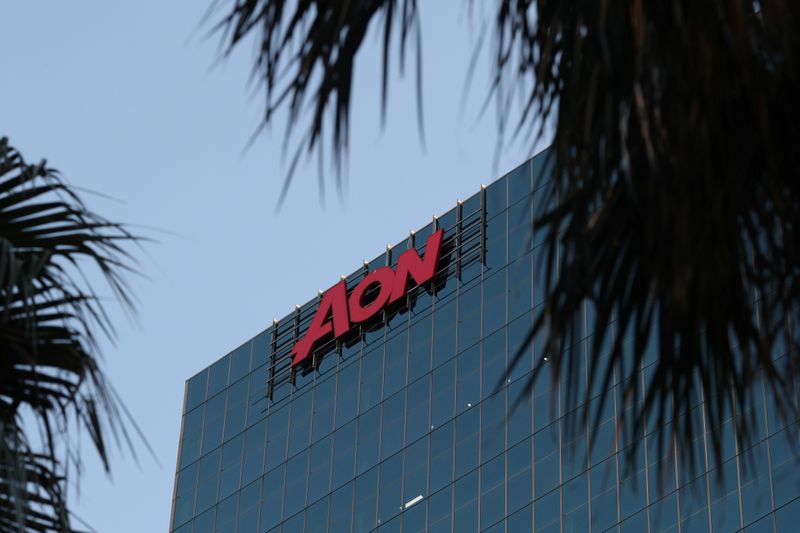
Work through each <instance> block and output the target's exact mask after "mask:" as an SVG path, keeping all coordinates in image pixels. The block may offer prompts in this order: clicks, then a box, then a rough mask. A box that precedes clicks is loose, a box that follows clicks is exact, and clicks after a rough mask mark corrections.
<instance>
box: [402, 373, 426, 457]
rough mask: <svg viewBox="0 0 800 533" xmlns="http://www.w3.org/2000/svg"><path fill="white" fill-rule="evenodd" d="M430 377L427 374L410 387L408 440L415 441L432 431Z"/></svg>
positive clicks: (407, 423)
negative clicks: (430, 424) (430, 421)
mask: <svg viewBox="0 0 800 533" xmlns="http://www.w3.org/2000/svg"><path fill="white" fill-rule="evenodd" d="M429 397H430V379H429V378H428V376H425V377H424V378H422V379H419V380H417V381H415V382H414V383H412V384H411V385H410V386H409V387H408V402H407V404H408V407H407V408H406V411H407V413H408V414H407V417H406V442H407V443H410V442H414V441H415V440H417V439H418V438H420V437H421V436H423V435H424V434H426V433H428V431H430V428H429V409H428V406H429V401H428V399H429Z"/></svg>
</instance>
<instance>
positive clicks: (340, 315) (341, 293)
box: [292, 281, 350, 366]
mask: <svg viewBox="0 0 800 533" xmlns="http://www.w3.org/2000/svg"><path fill="white" fill-rule="evenodd" d="M328 314H330V315H331V316H330V318H328ZM349 330H350V317H349V316H348V312H347V288H346V286H345V283H344V281H340V282H339V283H337V284H336V285H334V286H333V287H331V288H330V289H328V290H327V291H325V294H324V295H323V296H322V301H321V302H320V303H319V307H318V308H317V313H316V314H315V315H314V318H313V319H312V320H311V324H310V325H309V326H308V330H306V334H305V336H304V337H303V338H302V339H300V340H299V341H297V343H296V344H295V345H294V348H292V354H293V358H292V366H295V365H296V364H298V363H301V362H303V361H305V360H306V359H307V358H308V357H309V356H310V355H311V350H313V349H314V345H315V344H316V343H317V342H318V341H319V340H320V339H322V338H324V337H325V336H326V335H328V334H330V333H331V331H333V335H334V337H336V338H338V337H341V336H342V335H344V334H345V333H347V332H348V331H349Z"/></svg>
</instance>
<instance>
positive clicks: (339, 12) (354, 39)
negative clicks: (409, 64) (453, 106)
mask: <svg viewBox="0 0 800 533" xmlns="http://www.w3.org/2000/svg"><path fill="white" fill-rule="evenodd" d="M376 19H381V20H382V26H381V27H380V31H382V47H383V76H382V85H381V87H382V89H381V90H382V100H381V101H382V113H383V116H384V117H385V113H386V101H387V100H386V97H387V94H388V90H389V83H388V80H389V64H390V57H391V53H390V52H391V46H392V41H393V40H394V39H395V37H394V36H393V32H397V36H396V40H397V43H398V55H399V65H400V69H401V72H402V71H403V69H404V67H405V61H406V46H407V45H408V44H411V45H413V46H415V47H416V51H417V54H416V73H417V102H418V105H417V116H418V123H419V125H420V134H421V135H422V132H423V127H422V124H423V118H422V116H423V113H422V90H421V87H422V85H421V83H422V81H421V76H422V74H421V73H422V70H421V69H422V67H421V64H422V63H421V62H422V59H421V34H420V30H419V20H418V11H417V3H416V0H374V1H366V2H364V1H349V0H348V1H342V2H326V1H323V0H303V1H300V2H285V1H283V0H236V1H234V2H233V5H232V6H231V8H230V11H229V12H228V13H227V15H226V16H225V17H224V18H223V19H222V20H221V21H220V22H219V23H218V24H217V26H216V29H217V30H218V31H221V32H222V34H221V35H222V40H223V43H225V44H224V46H225V50H226V53H231V52H232V51H233V50H234V49H235V48H236V47H237V45H239V44H240V43H241V42H243V41H244V40H245V39H246V37H247V36H248V35H253V34H255V35H257V43H258V46H257V50H258V52H257V54H256V58H255V61H254V64H253V72H252V77H253V80H255V82H256V83H259V84H263V86H264V88H265V104H264V122H263V125H266V124H268V123H269V122H270V121H271V120H272V118H273V116H274V114H275V113H276V112H277V110H278V109H280V108H286V109H287V110H288V120H287V122H286V124H287V131H286V135H285V137H284V143H285V144H284V149H285V150H286V149H288V148H289V143H290V141H291V139H292V138H293V133H294V132H295V129H296V128H298V127H300V126H299V125H301V124H305V119H304V113H303V112H304V111H305V108H306V106H307V105H310V106H311V108H312V113H311V119H310V122H309V125H308V129H307V131H305V132H304V133H302V136H301V138H300V139H299V141H298V142H297V145H296V146H295V147H294V148H293V154H292V160H291V164H290V168H289V172H288V174H287V177H286V180H285V182H284V187H283V190H282V192H281V198H280V200H279V202H282V201H283V199H284V198H285V196H286V194H287V193H288V190H289V186H290V184H291V181H292V176H293V173H294V169H295V166H296V164H297V162H298V161H299V159H300V156H301V155H302V154H303V152H305V153H306V154H307V155H311V154H312V153H313V152H314V151H317V153H318V155H319V157H320V169H321V168H322V167H323V165H322V158H323V144H324V140H325V139H324V137H325V136H326V135H330V141H331V146H332V152H331V156H332V158H333V164H334V168H335V170H336V179H337V185H338V186H341V179H342V173H341V167H342V163H343V159H342V157H341V156H342V155H343V154H344V153H345V152H346V149H347V147H348V145H349V128H350V109H351V97H352V83H353V74H354V72H355V59H356V53H357V52H358V50H359V49H360V48H361V46H362V44H363V43H364V38H365V37H366V36H367V32H368V31H369V29H370V27H371V25H372V24H373V21H375V23H376V24H379V23H380V21H379V20H376ZM320 187H324V180H323V179H322V177H320Z"/></svg>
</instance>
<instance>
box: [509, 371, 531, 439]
mask: <svg viewBox="0 0 800 533" xmlns="http://www.w3.org/2000/svg"><path fill="white" fill-rule="evenodd" d="M507 401H508V446H509V447H511V446H513V445H515V444H516V443H517V442H519V441H521V440H522V439H525V438H527V437H528V436H529V435H530V434H531V433H532V432H533V421H532V417H533V410H532V405H531V391H530V389H529V387H528V379H527V378H524V379H520V380H517V381H515V382H514V383H512V384H511V385H510V386H509V388H508V400H507Z"/></svg>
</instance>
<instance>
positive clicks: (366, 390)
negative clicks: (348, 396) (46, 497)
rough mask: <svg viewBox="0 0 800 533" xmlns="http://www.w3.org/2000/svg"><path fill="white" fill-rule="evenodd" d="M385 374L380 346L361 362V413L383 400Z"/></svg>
mask: <svg viewBox="0 0 800 533" xmlns="http://www.w3.org/2000/svg"><path fill="white" fill-rule="evenodd" d="M382 372H383V347H382V346H378V348H377V349H373V350H372V351H371V352H369V353H367V354H366V355H364V358H363V359H362V360H361V387H360V388H361V393H360V397H359V412H361V413H363V412H364V411H367V410H368V409H370V408H371V407H373V406H374V405H375V404H377V403H378V402H379V401H380V399H381V381H382V380H381V376H382Z"/></svg>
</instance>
